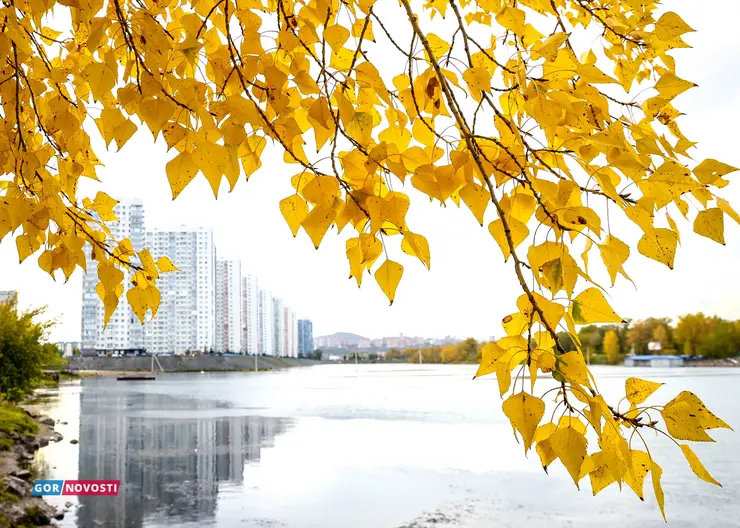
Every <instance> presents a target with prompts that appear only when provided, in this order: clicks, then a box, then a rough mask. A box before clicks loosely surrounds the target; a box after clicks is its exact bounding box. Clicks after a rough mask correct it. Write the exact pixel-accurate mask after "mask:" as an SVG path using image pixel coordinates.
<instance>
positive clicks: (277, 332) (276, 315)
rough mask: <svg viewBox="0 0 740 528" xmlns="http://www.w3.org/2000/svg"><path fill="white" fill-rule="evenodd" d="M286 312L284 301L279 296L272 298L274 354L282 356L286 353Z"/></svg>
mask: <svg viewBox="0 0 740 528" xmlns="http://www.w3.org/2000/svg"><path fill="white" fill-rule="evenodd" d="M284 336H285V312H284V308H283V303H282V301H281V300H280V299H278V298H277V297H273V298H272V346H273V350H272V354H270V355H271V356H276V357H282V356H284V355H285V344H286V343H285V339H284Z"/></svg>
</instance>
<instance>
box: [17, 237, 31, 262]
mask: <svg viewBox="0 0 740 528" xmlns="http://www.w3.org/2000/svg"><path fill="white" fill-rule="evenodd" d="M15 246H16V248H17V249H18V261H19V262H23V261H24V260H26V259H27V258H28V257H29V256H30V255H31V254H32V253H33V252H34V249H33V247H32V246H31V239H30V238H29V237H28V235H26V234H23V235H19V236H18V237H16V239H15Z"/></svg>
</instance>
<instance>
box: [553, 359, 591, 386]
mask: <svg viewBox="0 0 740 528" xmlns="http://www.w3.org/2000/svg"><path fill="white" fill-rule="evenodd" d="M559 359H560V361H559V364H560V366H559V367H558V368H559V370H560V372H561V373H562V374H563V376H565V377H566V379H568V380H569V381H571V382H574V383H577V384H579V385H583V386H586V387H589V386H590V385H591V384H590V382H589V379H588V367H587V366H586V362H585V361H584V359H583V354H581V353H580V352H578V351H576V350H574V351H572V352H568V353H567V354H562V355H561V356H560V357H559Z"/></svg>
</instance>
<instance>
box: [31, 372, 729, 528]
mask: <svg viewBox="0 0 740 528" xmlns="http://www.w3.org/2000/svg"><path fill="white" fill-rule="evenodd" d="M594 371H595V374H596V376H597V380H598V382H599V387H600V389H601V391H602V392H603V393H604V394H605V395H606V396H607V399H608V400H610V401H612V402H614V401H617V400H618V399H619V398H621V396H623V394H624V392H623V391H624V388H623V387H624V378H625V377H627V376H630V375H636V376H641V377H647V378H648V379H651V380H656V381H664V382H666V383H667V386H666V387H663V388H662V389H660V391H659V393H658V394H660V393H663V394H662V395H661V397H660V398H659V399H660V401H661V402H664V401H667V400H668V399H669V398H672V397H673V396H674V395H675V394H677V393H678V392H679V391H680V390H683V389H688V390H692V391H694V392H696V393H697V394H698V395H699V396H700V397H701V398H702V399H703V400H704V402H705V403H706V404H707V406H708V407H709V408H710V409H712V410H713V411H714V412H715V413H716V414H718V415H719V416H720V417H722V418H723V419H725V420H726V421H727V422H728V423H729V424H730V425H733V426H735V427H736V428H738V426H740V408H739V404H740V369H688V368H687V369H665V370H662V369H626V368H615V367H612V368H609V367H601V368H599V367H596V368H595V369H594ZM474 372H475V366H470V365H468V366H432V365H430V366H415V365H364V366H363V365H360V366H359V367H358V366H355V365H336V366H320V367H310V368H298V369H292V370H288V371H283V372H274V373H258V374H247V373H233V374H231V373H229V374H208V373H207V374H180V375H161V376H158V378H157V380H156V381H149V382H128V383H124V382H118V381H116V380H115V379H112V378H99V379H88V380H83V381H81V382H80V383H76V384H71V385H65V386H63V387H62V388H61V389H60V390H59V391H58V392H56V393H55V394H56V396H55V397H54V398H53V399H52V400H51V401H50V402H49V403H48V404H47V407H48V409H47V410H48V412H49V414H50V415H51V416H52V417H54V418H56V419H59V420H64V421H66V422H68V423H67V424H66V425H59V426H58V430H59V431H60V432H61V433H62V434H63V435H64V437H65V439H64V441H63V442H61V443H60V444H52V445H51V446H49V447H47V448H44V449H42V450H41V452H40V456H41V459H40V461H39V462H40V463H41V464H42V466H43V467H45V469H46V471H47V475H48V477H47V478H57V479H76V478H79V479H120V480H121V482H122V489H121V492H120V493H119V496H118V497H80V498H79V499H75V498H71V499H72V500H73V503H74V505H73V507H72V509H71V511H70V512H69V513H68V514H67V517H66V519H65V520H64V521H62V525H63V526H67V527H80V528H87V527H95V526H104V527H132V528H133V527H137V528H138V527H147V528H153V527H157V528H159V527H165V526H168V527H169V526H178V527H180V526H182V527H196V526H197V527H205V526H225V527H231V526H237V527H252V526H254V527H315V528H334V527H336V528H340V527H341V528H371V527H373V528H374V527H377V528H426V527H431V526H435V527H440V526H441V527H444V526H462V527H499V526H502V527H503V526H516V527H521V526H535V527H536V526H548V527H553V526H596V525H598V526H615V527H616V526H619V527H620V528H624V527H628V526H640V527H650V526H656V527H657V526H664V525H665V524H664V523H663V521H662V519H661V517H660V514H659V512H658V509H657V505H656V504H655V501H654V498H653V495H652V487H651V485H650V479H649V478H648V479H647V480H646V486H645V487H646V492H645V495H646V498H645V502H640V500H639V499H637V497H636V496H635V495H634V493H633V492H632V491H631V490H630V489H629V488H627V487H626V486H625V489H624V490H623V491H622V492H620V491H619V489H618V488H617V487H616V486H614V485H612V486H610V487H609V488H607V489H606V490H604V491H602V492H601V493H600V494H599V495H598V496H597V497H595V498H594V497H592V496H591V491H590V485H589V484H588V483H587V481H588V479H586V480H584V481H582V482H583V486H582V488H583V489H582V490H581V491H578V490H577V489H576V488H575V486H574V485H573V483H572V481H571V479H570V477H569V476H568V475H567V473H566V471H565V470H564V469H563V468H562V466H560V465H553V466H552V468H551V469H550V475H546V474H545V473H544V472H543V471H542V468H541V467H540V465H539V459H538V457H537V455H536V453H534V452H532V453H530V455H529V458H524V456H523V454H522V451H523V450H522V447H521V446H520V445H518V444H517V443H516V442H515V440H514V438H513V435H512V432H511V427H510V426H509V424H508V421H506V418H505V417H504V416H503V413H502V412H501V409H500V399H499V398H498V390H497V385H496V381H495V379H494V378H492V377H486V378H483V379H479V380H475V381H471V378H472V375H473V373H474ZM489 378H490V379H489ZM527 383H528V382H527ZM663 398H665V399H663ZM656 400H657V399H656ZM712 435H713V436H714V438H715V439H716V440H717V444H714V445H697V446H696V447H695V448H694V449H695V451H696V452H697V453H698V454H699V456H700V457H701V458H702V460H703V461H704V463H705V465H706V467H707V469H708V470H709V471H710V472H711V473H712V474H713V476H714V477H715V478H717V479H718V480H719V481H720V482H722V484H723V486H724V487H723V488H717V487H715V486H712V485H710V484H707V483H704V482H703V481H700V480H698V479H696V478H695V477H694V476H693V474H692V473H691V471H690V469H689V468H688V465H687V464H686V462H685V461H684V459H683V458H682V456H681V455H680V453H679V451H678V448H677V447H675V446H672V445H670V444H668V443H667V442H666V441H665V440H664V439H663V438H660V437H653V436H652V435H648V437H649V438H648V442H649V445H650V447H651V452H652V453H653V454H654V456H655V457H656V459H657V460H658V462H659V463H660V464H661V465H662V466H663V470H664V475H663V487H664V490H665V495H666V512H667V515H668V519H669V523H670V526H672V527H679V526H701V527H706V526H738V525H740V520H739V519H740V504H739V503H738V497H740V460H739V458H740V457H738V454H739V453H740V433H733V432H731V431H725V430H718V431H715V432H713V433H712ZM73 438H78V439H79V444H78V445H72V444H70V442H69V440H71V439H73ZM53 499H60V500H58V501H57V503H58V504H63V503H64V502H65V501H67V500H69V499H70V498H69V497H55V498H53Z"/></svg>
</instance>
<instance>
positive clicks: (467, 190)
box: [460, 183, 491, 226]
mask: <svg viewBox="0 0 740 528" xmlns="http://www.w3.org/2000/svg"><path fill="white" fill-rule="evenodd" d="M460 198H462V199H463V201H464V202H465V205H467V206H468V207H469V208H470V211H471V212H472V213H473V214H474V215H475V218H476V219H477V220H478V223H479V224H480V225H481V226H482V225H483V214H484V213H485V212H486V207H488V202H490V201H491V195H490V194H489V193H488V189H486V188H485V187H483V186H481V185H477V184H475V183H469V184H467V185H466V186H465V187H463V188H462V189H460Z"/></svg>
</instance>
